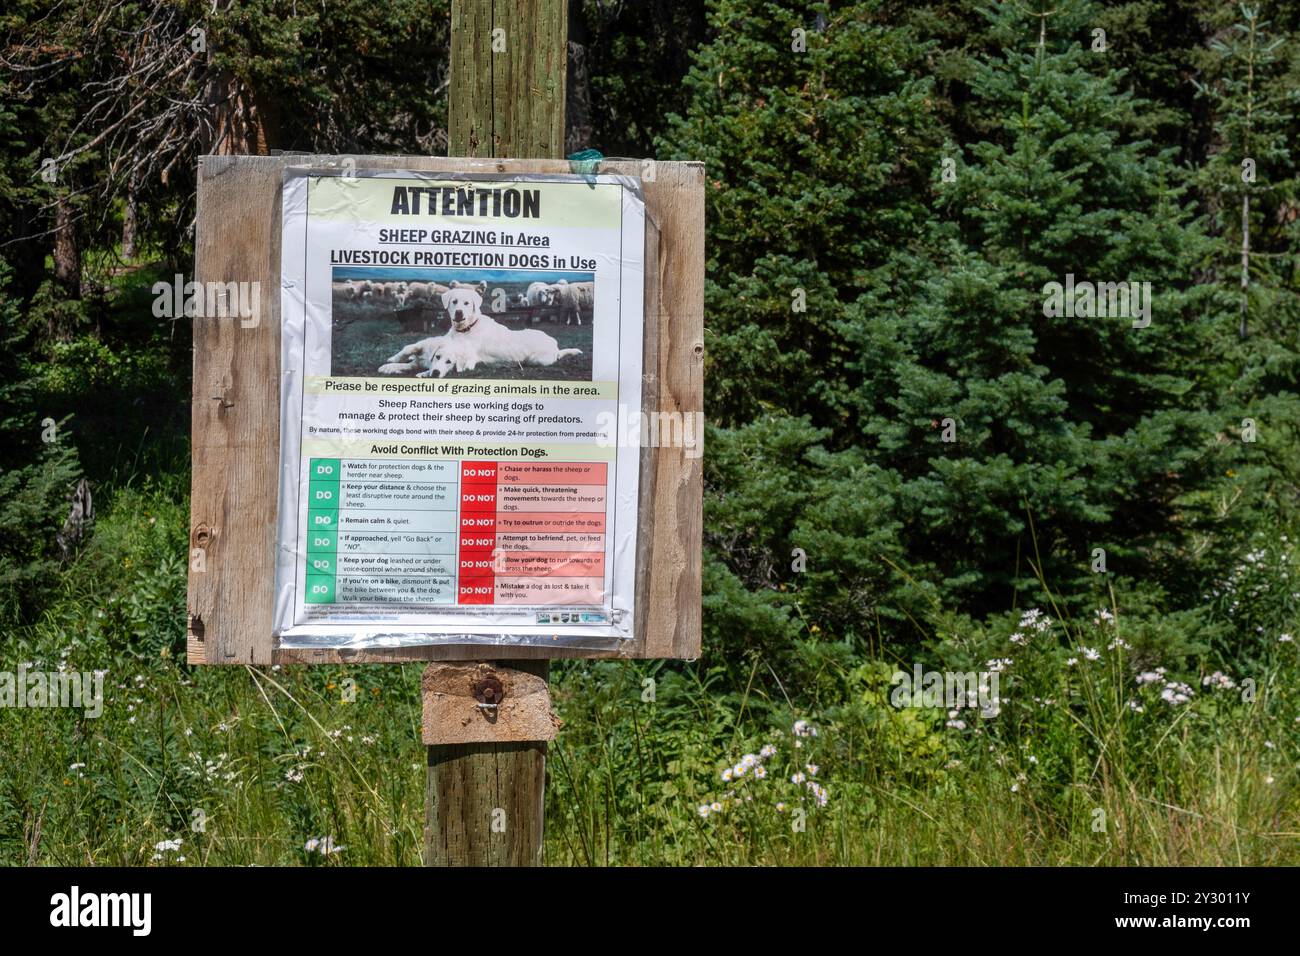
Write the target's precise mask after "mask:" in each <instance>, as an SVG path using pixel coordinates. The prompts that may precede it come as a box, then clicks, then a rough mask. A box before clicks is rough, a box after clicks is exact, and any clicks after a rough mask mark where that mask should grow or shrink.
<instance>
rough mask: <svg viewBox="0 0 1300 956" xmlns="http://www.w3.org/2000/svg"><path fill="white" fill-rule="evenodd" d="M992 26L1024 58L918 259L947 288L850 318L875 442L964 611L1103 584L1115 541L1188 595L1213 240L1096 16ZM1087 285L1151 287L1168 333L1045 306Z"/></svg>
mask: <svg viewBox="0 0 1300 956" xmlns="http://www.w3.org/2000/svg"><path fill="white" fill-rule="evenodd" d="M993 17H994V22H993V29H994V30H995V31H996V33H997V35H1000V36H1004V37H1006V38H1007V40H1008V42H1009V46H1008V48H1007V49H1006V50H1005V51H1004V52H1003V54H1002V55H1001V56H996V57H990V58H987V59H986V60H985V62H984V63H983V64H982V65H981V68H980V70H979V73H978V75H977V76H976V77H975V79H974V82H973V90H974V93H975V95H976V96H977V97H978V98H979V100H980V105H981V108H983V109H986V110H991V111H995V112H996V113H998V114H999V115H1001V116H1002V117H1003V123H1002V128H1001V131H1000V133H999V135H997V136H996V137H995V138H993V139H990V140H986V141H983V142H979V143H976V144H973V145H971V146H970V147H969V149H968V150H966V151H965V152H964V153H963V155H962V156H961V157H956V156H954V158H955V159H959V161H958V162H956V164H955V170H954V172H955V181H954V182H952V183H945V182H943V177H942V176H941V175H939V174H936V177H935V179H936V183H935V188H936V190H937V191H938V194H939V203H940V208H941V209H942V210H943V212H944V213H945V214H946V215H947V216H949V217H950V219H949V221H948V222H947V223H944V224H942V225H940V226H938V227H936V229H935V230H934V242H933V244H932V247H931V249H930V250H927V251H926V252H925V253H923V255H924V257H925V258H924V259H923V261H922V262H917V261H916V254H915V253H912V252H909V253H907V254H906V256H905V257H904V259H903V261H902V262H900V263H899V266H898V272H899V274H900V275H908V276H916V275H925V276H928V278H926V279H925V280H924V281H921V282H915V283H912V286H913V287H912V288H904V289H903V294H902V295H901V296H900V295H893V294H886V295H879V296H875V297H874V298H873V299H872V300H871V301H870V302H869V303H868V305H867V307H866V308H865V309H864V310H863V312H862V315H861V322H860V323H858V322H853V321H850V322H849V323H847V324H846V328H845V331H846V335H847V337H848V338H849V339H850V340H851V341H853V342H854V343H855V344H856V345H857V348H856V349H855V351H856V352H857V353H858V354H861V355H862V356H863V361H862V363H861V364H860V366H859V370H860V371H861V373H862V375H863V379H864V382H863V386H862V388H861V389H860V391H859V406H858V408H859V414H860V415H861V422H862V432H863V438H864V440H866V441H868V442H870V443H871V444H872V446H873V449H874V458H875V459H876V460H877V461H878V462H879V463H880V464H881V465H882V466H884V467H886V468H889V469H891V470H893V471H895V472H896V473H897V474H898V476H899V478H900V480H901V482H902V484H901V489H900V490H899V491H898V492H897V493H896V500H898V502H899V508H900V516H901V517H902V519H903V523H904V526H905V528H906V532H905V533H906V534H907V536H908V548H907V550H908V553H909V555H912V556H915V558H916V559H918V560H919V562H920V563H921V564H923V565H925V566H930V567H933V569H934V571H935V573H936V574H937V575H938V576H939V579H940V580H941V581H942V590H943V592H944V594H945V595H946V597H947V599H948V600H950V601H951V602H952V603H953V604H954V605H955V606H957V607H961V608H968V609H977V610H984V611H988V610H994V609H998V608H1005V607H1007V606H1008V605H1010V604H1011V603H1012V602H1014V601H1016V600H1017V593H1016V592H1017V590H1022V589H1025V588H1030V587H1033V586H1034V583H1033V582H1034V578H1035V577H1036V576H1037V575H1038V574H1039V573H1040V572H1041V574H1042V575H1043V576H1044V577H1045V578H1046V580H1047V581H1048V583H1049V585H1050V586H1052V587H1053V588H1059V589H1062V590H1067V591H1074V592H1078V593H1081V592H1084V591H1086V589H1087V588H1088V586H1089V584H1090V583H1092V582H1093V581H1094V580H1095V579H1093V578H1092V576H1091V567H1092V561H1091V560H1090V559H1091V557H1092V555H1093V553H1094V549H1097V548H1101V549H1103V550H1104V551H1105V552H1106V555H1107V570H1108V571H1109V572H1111V573H1116V572H1118V573H1121V574H1125V575H1130V576H1134V577H1140V578H1142V579H1143V580H1145V581H1147V582H1153V583H1154V582H1157V581H1159V582H1163V583H1164V584H1165V585H1167V586H1173V585H1176V584H1177V583H1178V581H1179V571H1180V568H1181V567H1182V566H1181V565H1180V563H1179V560H1178V559H1180V558H1182V557H1184V552H1183V551H1182V550H1181V548H1180V544H1181V540H1182V538H1183V536H1184V535H1185V534H1186V533H1187V532H1188V531H1189V530H1190V527H1191V526H1192V524H1193V519H1194V517H1195V515H1194V514H1192V513H1191V512H1190V511H1189V510H1188V509H1189V507H1190V506H1189V502H1188V499H1187V496H1188V495H1189V493H1190V492H1194V491H1196V490H1198V489H1200V488H1202V487H1203V486H1204V483H1205V481H1206V480H1207V477H1208V474H1209V471H1210V465H1211V460H1212V458H1213V455H1212V447H1213V436H1214V434H1215V430H1216V427H1217V426H1218V425H1219V424H1220V421H1219V419H1216V417H1215V416H1214V405H1215V399H1214V396H1213V395H1212V394H1210V392H1209V390H1208V389H1207V387H1206V378H1207V376H1208V375H1209V374H1210V372H1211V371H1212V363H1213V353H1212V350H1211V349H1210V348H1209V343H1210V342H1211V341H1212V338H1211V335H1212V330H1213V317H1212V316H1211V315H1208V314H1207V310H1212V308H1213V301H1212V297H1211V296H1210V295H1208V294H1207V292H1208V290H1205V289H1203V288H1198V287H1197V286H1196V285H1195V276H1194V275H1193V274H1192V271H1191V268H1190V266H1191V265H1192V264H1194V263H1196V262H1197V261H1199V260H1201V259H1202V258H1203V257H1204V256H1205V255H1206V252H1207V249H1208V241H1207V239H1206V238H1205V236H1204V235H1203V234H1202V233H1201V231H1200V230H1199V229H1198V228H1197V225H1196V224H1195V222H1194V219H1193V214H1192V210H1191V205H1190V202H1189V199H1188V197H1187V186H1186V183H1185V182H1184V181H1183V177H1182V176H1181V175H1180V172H1179V170H1178V169H1177V168H1176V167H1175V165H1174V163H1173V153H1172V150H1169V149H1165V150H1159V149H1156V148H1155V147H1154V146H1153V145H1152V144H1151V143H1149V142H1147V141H1145V140H1143V139H1142V138H1140V136H1139V135H1138V134H1137V133H1135V132H1134V131H1135V130H1136V129H1137V128H1138V125H1139V124H1138V122H1137V120H1138V116H1137V113H1138V110H1139V109H1140V108H1141V107H1142V104H1141V103H1140V102H1139V101H1137V100H1136V99H1135V98H1134V97H1133V96H1132V95H1131V94H1128V93H1126V92H1123V91H1122V88H1121V81H1122V75H1120V74H1117V73H1116V72H1115V71H1113V70H1111V69H1109V68H1108V66H1107V65H1106V62H1105V61H1104V60H1101V61H1098V60H1096V59H1094V58H1095V57H1099V56H1104V54H1100V53H1095V52H1093V51H1092V50H1091V49H1090V48H1089V47H1086V46H1085V45H1084V44H1083V43H1081V42H1080V40H1079V39H1076V38H1077V37H1080V36H1083V37H1086V36H1088V33H1087V27H1088V24H1089V22H1090V21H1091V16H1090V11H1089V8H1088V7H1087V6H1085V5H1083V4H1078V3H1070V2H1068V0H1063V2H1053V3H1051V4H1050V5H1048V4H1042V5H1040V6H1039V7H1037V8H1036V9H1034V10H1032V11H1026V10H1024V9H1023V8H1022V7H1021V6H1020V5H1015V4H1005V5H1002V6H1000V7H999V8H997V10H996V11H994V13H993ZM1071 275H1072V276H1074V277H1075V279H1077V280H1078V281H1079V282H1080V283H1083V282H1085V281H1090V282H1093V283H1100V282H1122V281H1128V282H1139V283H1141V282H1149V283H1150V284H1151V290H1152V298H1151V318H1150V325H1149V327H1146V328H1135V327H1134V322H1135V321H1136V322H1139V323H1140V322H1141V321H1142V320H1141V318H1140V317H1139V318H1137V319H1132V318H1130V317H1115V316H1110V317H1072V316H1067V315H1065V314H1053V315H1048V314H1045V312H1047V311H1051V310H1050V309H1048V308H1046V307H1045V295H1046V289H1047V288H1048V286H1047V284H1048V283H1050V282H1058V283H1062V284H1063V283H1065V282H1066V280H1067V276H1071ZM890 341H892V342H895V343H899V344H897V345H895V346H894V347H893V349H892V352H893V353H894V354H893V355H891V357H890V360H889V361H885V362H878V361H875V355H876V353H875V352H873V351H872V350H873V349H877V348H879V347H880V346H881V344H882V343H886V342H890ZM945 420H948V421H949V422H950V424H951V426H952V427H950V428H949V432H950V435H949V436H948V437H955V441H947V442H945V441H944V440H943V439H944V437H945V435H944V430H943V428H942V427H941V426H942V424H943V423H944V422H945ZM953 431H955V436H953V435H952V434H951V432H953ZM1031 519H1032V521H1033V523H1034V527H1033V529H1032V533H1031V528H1030V521H1031Z"/></svg>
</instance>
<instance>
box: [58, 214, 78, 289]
mask: <svg viewBox="0 0 1300 956" xmlns="http://www.w3.org/2000/svg"><path fill="white" fill-rule="evenodd" d="M54 278H55V279H57V280H58V282H59V285H61V286H63V289H64V291H65V292H66V293H67V294H68V297H69V298H71V299H79V298H81V248H80V247H79V246H78V245H77V223H76V213H75V211H74V210H73V208H72V203H71V202H69V201H68V198H67V197H66V196H60V197H59V202H58V205H57V206H56V207H55V209H54Z"/></svg>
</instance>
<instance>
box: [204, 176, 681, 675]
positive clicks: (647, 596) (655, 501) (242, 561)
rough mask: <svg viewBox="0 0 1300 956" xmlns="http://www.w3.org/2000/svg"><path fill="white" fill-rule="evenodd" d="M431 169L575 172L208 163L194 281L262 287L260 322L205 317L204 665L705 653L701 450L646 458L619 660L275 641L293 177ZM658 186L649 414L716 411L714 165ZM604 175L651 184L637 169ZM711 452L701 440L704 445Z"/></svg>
mask: <svg viewBox="0 0 1300 956" xmlns="http://www.w3.org/2000/svg"><path fill="white" fill-rule="evenodd" d="M345 159H350V160H351V162H354V163H355V168H357V169H367V168H383V169H412V170H422V171H431V172H496V173H569V172H573V171H574V170H572V169H571V167H570V164H569V163H568V162H567V161H564V160H554V159H532V160H503V159H464V158H458V159H448V158H443V157H432V156H356V157H350V158H349V157H343V156H316V155H312V156H308V155H285V156H207V157H204V158H203V159H202V160H201V161H200V164H199V176H198V227H197V230H198V231H197V235H196V238H195V260H196V261H195V278H196V279H197V280H198V281H200V282H209V281H221V282H241V281H242V282H254V281H255V282H258V283H260V288H261V299H260V306H261V308H260V321H259V322H258V324H257V325H256V326H255V327H252V328H244V327H241V322H240V320H239V319H238V318H220V319H214V318H198V319H195V320H194V385H193V401H194V408H193V425H192V428H193V451H192V455H193V478H192V491H191V500H190V536H191V541H190V547H191V549H193V550H192V551H191V556H192V558H193V560H191V563H190V577H189V601H188V604H189V627H188V634H189V647H188V657H189V660H190V662H191V663H208V664H269V663H320V664H328V663H341V662H353V663H371V662H384V661H386V662H402V661H433V660H479V659H490V658H497V657H501V656H502V655H503V654H506V653H508V656H509V657H511V658H512V659H520V660H539V659H546V658H558V657H614V656H624V657H637V658H644V657H670V658H688V659H689V658H694V657H697V656H698V655H699V651H700V549H701V545H702V534H703V511H702V495H703V473H702V469H701V461H700V457H699V452H700V448H698V447H697V448H695V449H689V450H688V449H685V448H682V447H677V446H675V447H661V448H646V449H643V450H642V461H641V476H642V478H641V496H640V515H641V519H640V525H639V528H638V535H639V546H638V555H637V577H638V594H637V601H636V610H635V614H636V622H637V623H636V628H635V630H636V634H637V637H636V639H635V640H634V641H630V642H628V643H627V645H626V646H625V647H623V648H622V649H621V650H620V651H618V652H611V651H582V650H573V649H561V648H548V647H525V646H518V647H516V646H510V647H509V648H508V652H507V648H506V647H504V646H498V647H481V646H473V645H446V644H444V645H436V646H427V647H414V648H392V649H386V650H376V651H338V650H289V649H284V650H281V649H278V648H276V647H275V646H274V639H273V638H272V636H271V610H272V607H271V602H272V598H273V592H274V579H275V564H274V557H275V555H274V552H275V512H276V492H277V486H276V469H277V463H278V455H279V441H280V437H279V436H280V433H279V427H280V423H279V394H280V375H279V373H280V291H279V282H280V192H281V181H282V173H283V170H284V169H285V168H286V167H287V166H326V167H328V166H335V167H342V166H343V165H344V161H345ZM648 168H649V169H653V179H645V180H644V187H645V194H646V215H647V234H646V288H645V295H646V321H645V324H646V353H645V359H644V360H645V381H644V383H643V384H644V388H643V410H645V411H646V412H651V411H655V410H658V411H659V412H661V413H674V412H676V413H680V414H683V415H685V414H687V413H695V412H700V411H702V410H703V407H704V375H703V369H704V168H703V166H702V164H700V163H660V162H656V163H654V164H653V166H652V167H648ZM600 171H601V172H608V173H619V174H623V175H630V176H641V175H643V173H645V172H647V170H646V169H643V168H642V164H641V163H640V162H639V161H632V160H625V161H608V162H605V163H602V164H601V167H600ZM697 437H699V438H700V440H701V441H702V436H697Z"/></svg>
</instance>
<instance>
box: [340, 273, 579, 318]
mask: <svg viewBox="0 0 1300 956" xmlns="http://www.w3.org/2000/svg"><path fill="white" fill-rule="evenodd" d="M457 288H469V289H473V290H474V291H476V292H477V293H478V294H479V296H480V297H481V298H482V299H483V301H484V305H485V307H486V309H487V310H488V311H490V312H496V313H501V312H527V313H529V317H530V319H531V320H532V321H533V322H540V321H542V319H543V318H546V319H548V320H549V321H552V322H558V321H560V320H561V319H563V320H564V324H565V325H568V324H570V323H571V322H575V321H576V322H577V323H578V325H582V319H583V316H584V314H585V315H586V317H587V319H588V321H590V319H591V314H592V311H593V309H594V307H595V301H596V284H595V283H594V282H569V281H567V280H565V279H560V280H559V281H558V282H533V283H531V284H530V285H529V286H528V288H527V290H526V291H524V292H513V293H511V292H507V291H506V290H505V289H500V288H497V289H493V290H492V294H491V295H488V291H487V290H488V286H487V283H486V282H481V281H480V282H456V281H453V282H452V283H451V284H450V285H442V284H441V283H438V282H406V281H398V282H376V281H372V280H370V279H347V280H345V281H343V282H335V283H334V294H335V296H336V297H339V298H342V299H344V300H346V301H350V302H357V303H363V302H364V303H369V304H371V305H374V306H377V307H380V308H383V307H388V308H391V309H392V310H393V311H394V312H399V311H402V310H405V309H418V308H430V309H445V299H444V297H445V296H446V295H447V293H449V292H450V291H451V290H452V289H457Z"/></svg>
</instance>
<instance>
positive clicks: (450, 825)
mask: <svg viewBox="0 0 1300 956" xmlns="http://www.w3.org/2000/svg"><path fill="white" fill-rule="evenodd" d="M427 749H428V769H427V772H426V773H425V795H424V814H425V816H424V863H425V866H538V865H540V864H541V862H542V825H543V820H544V816H543V814H544V809H545V793H546V742H545V741H543V740H533V741H520V742H517V743H501V744H450V745H447V746H442V747H429V748H427Z"/></svg>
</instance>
